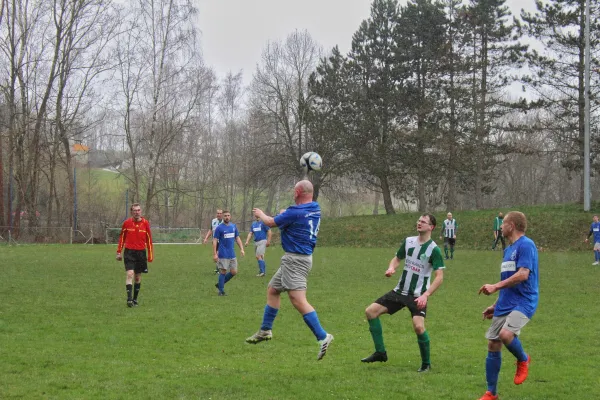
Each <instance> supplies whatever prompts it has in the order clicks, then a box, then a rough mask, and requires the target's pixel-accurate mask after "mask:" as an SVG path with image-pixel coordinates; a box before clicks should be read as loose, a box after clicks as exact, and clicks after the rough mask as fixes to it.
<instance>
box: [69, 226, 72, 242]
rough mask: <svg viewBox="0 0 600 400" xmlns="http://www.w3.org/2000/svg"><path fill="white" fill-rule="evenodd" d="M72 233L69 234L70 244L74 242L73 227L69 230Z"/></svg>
mask: <svg viewBox="0 0 600 400" xmlns="http://www.w3.org/2000/svg"><path fill="white" fill-rule="evenodd" d="M69 231H70V232H69V233H70V235H69V244H73V227H71V229H70V230H69Z"/></svg>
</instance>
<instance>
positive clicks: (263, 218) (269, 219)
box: [252, 208, 277, 228]
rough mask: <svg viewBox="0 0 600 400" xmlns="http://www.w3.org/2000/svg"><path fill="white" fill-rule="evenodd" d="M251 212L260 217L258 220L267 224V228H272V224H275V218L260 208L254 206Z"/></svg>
mask: <svg viewBox="0 0 600 400" xmlns="http://www.w3.org/2000/svg"><path fill="white" fill-rule="evenodd" d="M252 212H253V213H254V215H255V216H257V217H258V218H260V220H261V221H262V222H263V223H264V224H265V225H267V226H268V227H269V228H273V227H274V226H277V224H275V218H273V217H270V216H268V215H267V214H265V213H264V212H263V210H261V209H260V208H254V209H253V210H252Z"/></svg>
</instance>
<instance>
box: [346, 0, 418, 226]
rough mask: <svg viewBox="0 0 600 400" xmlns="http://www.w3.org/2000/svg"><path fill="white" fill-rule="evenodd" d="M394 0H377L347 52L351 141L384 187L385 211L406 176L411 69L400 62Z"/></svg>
mask: <svg viewBox="0 0 600 400" xmlns="http://www.w3.org/2000/svg"><path fill="white" fill-rule="evenodd" d="M399 17H400V14H399V7H398V3H397V1H395V0H375V1H374V2H373V4H372V5H371V16H370V18H369V19H368V20H365V21H363V22H362V23H361V25H360V28H359V29H358V31H357V32H356V33H355V34H354V36H353V38H352V49H351V51H350V52H349V54H348V71H349V76H350V77H349V85H351V87H352V88H351V93H352V100H351V101H352V107H353V108H354V116H353V117H354V123H353V125H354V129H353V130H352V131H351V132H348V133H349V136H348V144H349V146H350V148H351V149H352V153H353V154H354V155H355V161H356V162H355V163H354V164H353V165H355V166H356V168H357V172H360V173H363V174H364V177H365V178H366V179H368V180H370V182H371V183H372V184H373V185H374V186H377V187H379V188H380V189H381V193H382V197H383V203H384V207H385V210H386V213H388V214H393V213H395V210H394V206H393V204H392V192H393V187H392V182H396V183H397V182H398V181H401V180H402V176H403V175H404V174H403V172H405V168H404V167H405V162H406V159H405V158H403V157H402V154H403V152H402V149H401V147H402V142H401V140H400V127H401V126H402V125H403V122H404V120H405V117H406V115H405V113H404V109H403V106H402V98H403V97H404V94H405V79H406V76H407V74H408V71H407V70H406V69H405V66H404V65H402V64H400V63H398V60H397V53H398V49H397V44H396V41H395V33H396V31H397V29H398V27H397V26H398V23H399Z"/></svg>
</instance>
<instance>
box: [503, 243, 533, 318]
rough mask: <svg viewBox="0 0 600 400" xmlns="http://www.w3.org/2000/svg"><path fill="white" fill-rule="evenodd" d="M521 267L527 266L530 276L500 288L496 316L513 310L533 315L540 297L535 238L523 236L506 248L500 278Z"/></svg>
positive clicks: (510, 274)
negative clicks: (511, 285)
mask: <svg viewBox="0 0 600 400" xmlns="http://www.w3.org/2000/svg"><path fill="white" fill-rule="evenodd" d="M519 268H527V269H528V270H529V277H528V278H527V280H526V281H523V282H521V283H519V284H517V285H515V286H513V287H507V288H504V289H501V290H500V294H499V296H498V301H497V302H496V308H495V310H494V316H495V317H499V316H503V315H506V314H509V313H510V312H511V311H520V312H522V313H523V314H525V315H526V316H527V318H531V317H533V314H535V310H536V309H537V305H538V298H539V292H540V291H539V274H538V252H537V248H536V247H535V243H533V240H531V239H529V238H528V237H527V236H521V237H520V238H519V239H518V240H517V241H516V242H514V243H513V244H512V245H510V246H509V247H508V248H506V250H504V258H503V259H502V265H501V269H500V280H505V279H508V278H510V277H511V276H513V275H514V274H516V273H517V271H518V270H519Z"/></svg>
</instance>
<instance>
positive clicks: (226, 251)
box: [215, 222, 240, 258]
mask: <svg viewBox="0 0 600 400" xmlns="http://www.w3.org/2000/svg"><path fill="white" fill-rule="evenodd" d="M238 236H240V233H239V232H238V228H237V226H235V224H234V223H231V222H230V223H229V224H225V223H222V224H221V225H219V226H217V228H216V229H215V239H218V240H219V253H218V256H219V258H235V250H234V249H233V246H234V244H235V238H237V237H238Z"/></svg>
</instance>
